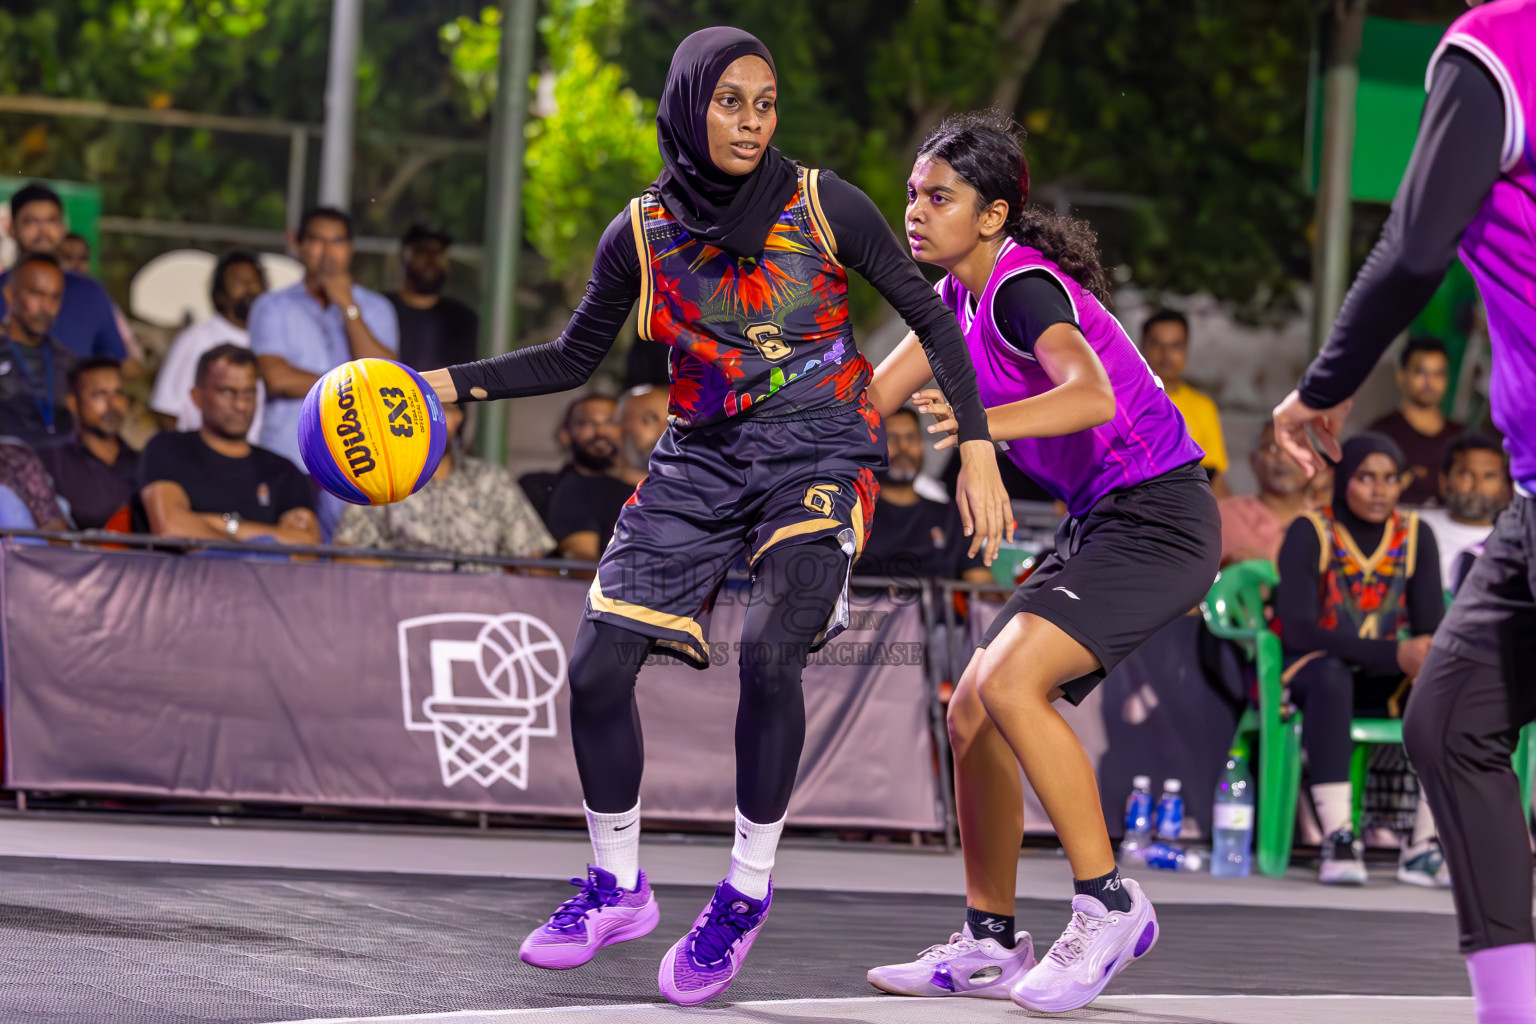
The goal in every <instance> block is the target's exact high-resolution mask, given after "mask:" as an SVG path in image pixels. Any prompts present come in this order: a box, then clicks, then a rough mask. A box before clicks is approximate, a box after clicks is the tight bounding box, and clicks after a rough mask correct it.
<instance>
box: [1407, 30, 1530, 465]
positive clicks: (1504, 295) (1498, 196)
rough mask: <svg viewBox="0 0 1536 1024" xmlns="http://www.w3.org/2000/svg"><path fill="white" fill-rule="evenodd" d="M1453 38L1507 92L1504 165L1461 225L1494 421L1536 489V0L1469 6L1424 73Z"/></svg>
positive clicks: (1513, 459) (1432, 70)
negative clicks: (1483, 318) (1489, 354)
mask: <svg viewBox="0 0 1536 1024" xmlns="http://www.w3.org/2000/svg"><path fill="white" fill-rule="evenodd" d="M1451 46H1454V47H1457V48H1458V49H1460V50H1463V51H1465V52H1466V53H1468V54H1471V55H1472V57H1473V58H1474V59H1475V60H1477V61H1478V62H1479V63H1481V64H1482V65H1483V66H1484V67H1485V68H1487V69H1488V71H1489V73H1490V74H1491V75H1492V76H1493V80H1494V81H1495V82H1496V83H1498V86H1499V92H1501V93H1502V94H1503V96H1504V147H1503V151H1502V153H1501V154H1500V162H1499V168H1500V170H1501V171H1502V172H1503V173H1502V174H1501V175H1500V176H1499V178H1498V180H1497V181H1496V182H1494V186H1493V188H1492V189H1491V190H1490V191H1489V193H1488V198H1487V200H1486V201H1484V203H1483V208H1482V210H1481V211H1479V212H1478V215H1477V217H1476V218H1475V219H1474V220H1473V221H1472V223H1471V225H1469V226H1468V228H1467V231H1466V234H1464V235H1462V238H1461V259H1462V262H1464V263H1466V265H1467V268H1468V269H1469V270H1471V271H1472V276H1473V277H1474V278H1475V279H1476V280H1477V287H1478V290H1479V291H1480V292H1482V296H1483V304H1484V305H1485V306H1486V307H1487V309H1488V337H1489V340H1490V342H1491V343H1492V347H1493V373H1492V376H1491V378H1490V380H1489V397H1490V399H1491V401H1492V405H1493V422H1494V423H1495V424H1496V425H1497V426H1498V428H1499V429H1500V430H1501V431H1503V432H1504V435H1505V438H1506V440H1505V442H1504V443H1505V446H1506V447H1507V448H1508V449H1509V453H1510V472H1511V474H1512V475H1513V476H1514V478H1515V479H1516V480H1518V481H1520V482H1521V483H1522V484H1523V485H1524V486H1525V488H1526V489H1527V490H1536V155H1533V151H1532V145H1531V135H1530V133H1531V130H1532V127H1533V126H1536V0H1497V2H1495V3H1489V4H1485V5H1483V6H1482V7H1478V8H1475V9H1473V10H1472V11H1469V12H1468V13H1467V14H1465V15H1463V16H1462V17H1461V18H1460V19H1458V20H1457V21H1456V23H1455V24H1453V25H1452V26H1451V27H1450V30H1449V31H1448V32H1446V34H1445V38H1444V39H1443V40H1442V41H1441V43H1440V47H1439V49H1437V50H1436V51H1435V55H1434V56H1433V57H1431V58H1430V61H1429V71H1428V76H1427V77H1426V79H1425V81H1426V83H1427V82H1428V81H1429V80H1430V79H1432V78H1433V76H1434V73H1435V65H1436V64H1438V63H1439V60H1440V55H1441V54H1443V53H1444V52H1445V51H1446V48H1447V47H1451Z"/></svg>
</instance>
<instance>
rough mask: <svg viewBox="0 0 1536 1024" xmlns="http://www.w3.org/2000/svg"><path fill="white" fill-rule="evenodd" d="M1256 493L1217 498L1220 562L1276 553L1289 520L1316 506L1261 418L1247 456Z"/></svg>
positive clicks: (1304, 480) (1270, 426) (1302, 478)
mask: <svg viewBox="0 0 1536 1024" xmlns="http://www.w3.org/2000/svg"><path fill="white" fill-rule="evenodd" d="M1248 463H1249V465H1250V466H1252V467H1253V478H1254V479H1255V480H1257V481H1258V484H1259V493H1258V494H1256V495H1246V494H1233V495H1229V496H1227V497H1225V498H1222V499H1221V501H1220V502H1218V503H1217V508H1218V509H1219V510H1220V511H1221V564H1222V565H1231V564H1232V563H1233V562H1247V561H1250V560H1252V559H1256V558H1258V559H1264V560H1265V561H1269V562H1273V561H1275V559H1277V558H1278V557H1279V556H1280V542H1281V541H1283V540H1284V539H1285V532H1286V531H1287V530H1289V529H1290V527H1291V523H1292V522H1293V521H1295V519H1296V517H1297V516H1299V515H1301V514H1302V513H1303V512H1307V511H1310V510H1312V509H1315V508H1317V505H1316V504H1315V503H1314V502H1313V500H1312V497H1311V495H1310V494H1309V493H1308V489H1307V475H1306V473H1305V472H1303V471H1302V468H1301V465H1300V464H1299V463H1297V461H1296V460H1295V459H1293V458H1291V457H1290V455H1288V454H1286V452H1285V450H1284V449H1283V448H1281V447H1280V445H1279V444H1277V443H1276V442H1275V425H1274V424H1273V423H1265V424H1264V427H1263V429H1261V430H1260V431H1259V443H1258V446H1257V447H1255V448H1254V450H1253V454H1252V455H1250V456H1248Z"/></svg>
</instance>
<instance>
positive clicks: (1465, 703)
mask: <svg viewBox="0 0 1536 1024" xmlns="http://www.w3.org/2000/svg"><path fill="white" fill-rule="evenodd" d="M1413 690H1414V693H1413V699H1412V700H1411V701H1409V702H1408V712H1407V714H1406V715H1405V716H1404V721H1403V742H1404V745H1405V746H1406V747H1407V748H1408V758H1409V760H1410V761H1412V762H1413V767H1414V770H1415V771H1417V772H1418V773H1419V782H1420V783H1422V784H1423V786H1424V795H1425V797H1426V798H1427V799H1428V800H1429V808H1430V810H1431V811H1433V812H1434V815H1435V824H1436V825H1437V826H1438V827H1439V830H1440V845H1441V847H1442V848H1443V849H1444V851H1445V861H1446V864H1447V866H1449V867H1450V869H1451V885H1452V887H1453V890H1454V892H1455V896H1456V916H1457V921H1458V923H1459V925H1460V930H1461V949H1462V952H1464V953H1475V952H1477V951H1478V950H1480V949H1490V948H1492V947H1494V946H1512V945H1517V944H1520V943H1526V942H1531V941H1532V932H1531V839H1530V831H1529V828H1528V826H1527V825H1526V814H1527V813H1528V812H1527V811H1525V810H1523V809H1522V808H1521V806H1520V783H1519V781H1518V780H1517V779H1516V778H1515V772H1514V768H1513V767H1512V766H1511V764H1510V758H1511V757H1512V756H1513V755H1514V751H1515V745H1516V743H1518V742H1519V737H1520V729H1521V727H1522V726H1524V725H1525V723H1526V722H1528V721H1530V718H1531V715H1530V709H1529V708H1523V707H1521V704H1522V702H1521V701H1518V700H1516V699H1513V696H1512V694H1511V691H1510V687H1509V684H1507V683H1506V681H1505V679H1504V674H1503V672H1501V671H1500V670H1499V669H1498V668H1495V667H1493V666H1491V665H1487V664H1483V663H1481V662H1477V661H1473V660H1471V659H1469V658H1465V657H1462V656H1459V655H1456V654H1451V653H1449V652H1448V651H1446V650H1444V649H1442V648H1441V647H1438V646H1437V647H1434V648H1431V650H1430V653H1429V657H1428V659H1426V660H1425V662H1424V670H1423V671H1422V672H1421V673H1420V674H1419V678H1418V681H1417V682H1415V683H1414V686H1413Z"/></svg>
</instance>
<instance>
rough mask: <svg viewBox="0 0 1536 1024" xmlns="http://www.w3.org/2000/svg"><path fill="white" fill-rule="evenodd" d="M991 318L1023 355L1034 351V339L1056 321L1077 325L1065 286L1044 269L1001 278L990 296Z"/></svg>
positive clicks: (1038, 337) (1006, 338)
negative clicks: (1003, 279) (1000, 284)
mask: <svg viewBox="0 0 1536 1024" xmlns="http://www.w3.org/2000/svg"><path fill="white" fill-rule="evenodd" d="M992 319H993V320H994V321H995V322H996V323H997V327H998V330H999V331H1001V332H1002V335H1003V339H1004V340H1005V341H1007V342H1008V344H1010V345H1012V346H1013V347H1014V348H1016V349H1018V350H1019V351H1020V352H1022V353H1024V354H1025V355H1027V356H1032V355H1034V354H1035V342H1037V341H1039V340H1040V335H1042V334H1044V333H1045V332H1046V331H1047V330H1049V329H1050V328H1052V327H1055V326H1056V325H1057V324H1071V325H1072V326H1073V327H1077V326H1078V323H1077V312H1076V311H1075V310H1074V309H1073V308H1072V299H1071V298H1070V297H1068V295H1067V292H1066V289H1064V288H1062V286H1061V282H1060V281H1058V280H1056V279H1055V278H1054V277H1052V276H1051V275H1050V274H1048V273H1045V272H1044V271H1039V272H1035V273H1027V274H1019V275H1017V276H1015V277H1010V278H1009V279H1008V280H1006V281H1004V282H1003V284H1002V286H1001V287H999V288H998V289H997V291H996V292H994V293H993V295H992Z"/></svg>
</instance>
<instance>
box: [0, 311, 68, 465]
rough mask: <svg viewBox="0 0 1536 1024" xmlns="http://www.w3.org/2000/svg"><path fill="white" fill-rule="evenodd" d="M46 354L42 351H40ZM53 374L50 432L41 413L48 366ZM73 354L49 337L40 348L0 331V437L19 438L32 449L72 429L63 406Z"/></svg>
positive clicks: (46, 386) (46, 392) (45, 398)
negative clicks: (22, 342) (12, 338)
mask: <svg viewBox="0 0 1536 1024" xmlns="http://www.w3.org/2000/svg"><path fill="white" fill-rule="evenodd" d="M45 347H46V349H47V351H44V349H45ZM50 363H51V364H52V374H53V389H52V390H53V394H52V407H53V430H51V431H50V430H49V429H48V425H47V421H46V420H45V419H44V416H43V410H44V408H45V407H46V406H47V405H48V403H49V388H48V376H49V364H50ZM74 365H75V357H74V354H73V353H71V352H70V351H69V349H67V348H65V347H64V346H63V345H61V344H59V343H58V342H57V341H54V340H53V339H52V338H50V339H48V341H47V342H46V343H45V344H44V345H23V344H21V343H20V342H16V341H12V340H11V339H10V338H9V337H7V336H6V335H5V333H4V332H3V331H0V434H3V435H6V436H9V437H16V438H20V439H21V440H23V441H25V442H26V443H27V444H29V445H31V446H32V447H34V448H36V447H37V446H38V445H41V444H43V443H44V442H46V441H49V440H54V439H58V438H62V437H64V436H65V435H67V434H68V433H69V432H70V431H71V430H73V429H75V421H74V420H73V419H72V418H71V417H70V415H69V410H68V409H66V408H65V407H64V396H65V395H67V394H69V371H70V369H71V368H72V367H73V366H74Z"/></svg>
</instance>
